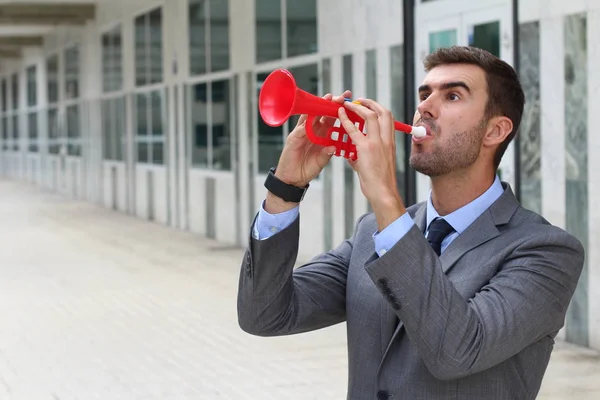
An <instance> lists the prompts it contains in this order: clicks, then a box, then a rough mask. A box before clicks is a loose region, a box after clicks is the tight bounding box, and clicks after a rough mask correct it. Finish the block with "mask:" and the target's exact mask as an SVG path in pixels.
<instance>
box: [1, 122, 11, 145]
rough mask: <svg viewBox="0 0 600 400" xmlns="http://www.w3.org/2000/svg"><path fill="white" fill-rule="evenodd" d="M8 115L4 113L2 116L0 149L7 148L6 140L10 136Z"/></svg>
mask: <svg viewBox="0 0 600 400" xmlns="http://www.w3.org/2000/svg"><path fill="white" fill-rule="evenodd" d="M8 133H9V132H8V117H7V116H6V115H4V116H2V150H8V149H9V146H8V142H9V141H10V137H9V136H8Z"/></svg>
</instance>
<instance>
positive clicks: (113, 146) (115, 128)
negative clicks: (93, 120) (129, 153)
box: [100, 97, 126, 161]
mask: <svg viewBox="0 0 600 400" xmlns="http://www.w3.org/2000/svg"><path fill="white" fill-rule="evenodd" d="M125 107H126V104H125V99H124V97H116V98H111V99H105V100H102V103H101V109H100V112H101V114H102V115H101V118H102V132H103V135H102V136H103V146H102V147H103V156H104V159H105V160H114V161H123V160H124V158H123V154H124V149H125V113H126V110H125Z"/></svg>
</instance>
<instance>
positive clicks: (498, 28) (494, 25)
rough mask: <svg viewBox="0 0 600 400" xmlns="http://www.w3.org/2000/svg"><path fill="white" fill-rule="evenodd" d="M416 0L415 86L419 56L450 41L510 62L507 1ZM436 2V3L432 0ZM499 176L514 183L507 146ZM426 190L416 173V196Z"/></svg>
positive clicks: (419, 70) (420, 69)
mask: <svg viewBox="0 0 600 400" xmlns="http://www.w3.org/2000/svg"><path fill="white" fill-rule="evenodd" d="M440 2H441V1H439V2H431V3H425V4H422V3H421V4H420V5H419V6H418V10H417V15H416V18H417V24H420V26H423V27H424V30H423V31H422V32H423V33H421V34H419V35H420V36H418V37H417V46H418V47H417V51H418V54H419V55H420V58H419V59H418V60H417V65H416V72H417V73H416V77H415V79H416V82H415V84H416V85H417V86H418V85H419V84H420V83H421V82H422V80H423V79H424V78H425V72H424V71H423V64H422V60H423V58H424V57H425V56H426V55H427V54H429V53H431V52H433V51H434V50H436V49H438V48H441V47H449V46H453V45H459V46H474V47H478V48H482V49H485V50H487V51H489V52H490V53H492V54H494V55H496V56H498V57H500V58H501V59H503V60H504V61H506V62H507V63H509V64H511V65H512V64H513V53H512V52H513V48H512V46H513V37H512V19H511V5H510V3H509V2H508V1H506V2H505V4H503V5H498V4H497V2H496V3H495V4H488V5H486V4H485V3H490V1H486V0H482V1H481V2H479V3H478V4H477V6H475V5H474V3H473V4H471V5H466V3H461V4H458V3H456V7H454V6H452V4H450V3H453V2H452V1H450V0H448V1H444V5H443V6H440V5H439V3H440ZM435 3H438V4H435ZM498 174H499V175H500V177H501V179H502V180H504V181H507V182H509V183H510V184H511V185H512V186H513V187H514V149H513V144H512V143H511V145H510V146H509V147H508V149H507V150H506V153H505V154H504V157H503V158H502V162H501V164H500V168H499V171H498ZM428 194H429V179H428V178H427V177H426V176H423V175H421V174H417V197H418V200H419V201H420V200H424V199H426V198H427V196H428Z"/></svg>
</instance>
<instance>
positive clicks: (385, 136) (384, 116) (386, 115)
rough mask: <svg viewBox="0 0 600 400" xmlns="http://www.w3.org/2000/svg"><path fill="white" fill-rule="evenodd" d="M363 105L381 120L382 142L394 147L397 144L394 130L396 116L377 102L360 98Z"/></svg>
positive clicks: (359, 100)
mask: <svg viewBox="0 0 600 400" xmlns="http://www.w3.org/2000/svg"><path fill="white" fill-rule="evenodd" d="M357 101H358V102H360V104H361V105H363V106H365V107H366V108H368V109H370V110H372V111H374V112H375V113H376V114H377V116H378V119H379V127H380V129H381V131H380V133H381V140H382V141H383V143H385V144H386V145H388V146H392V145H393V144H395V142H396V138H395V135H396V130H395V129H394V116H393V115H392V112H391V111H390V110H388V109H387V108H385V107H383V106H382V105H381V104H379V103H377V102H376V101H375V100H371V99H365V98H360V99H357Z"/></svg>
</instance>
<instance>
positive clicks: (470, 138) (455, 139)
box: [409, 118, 486, 177]
mask: <svg viewBox="0 0 600 400" xmlns="http://www.w3.org/2000/svg"><path fill="white" fill-rule="evenodd" d="M485 126H486V121H485V118H484V119H483V120H482V121H481V122H480V123H479V124H478V125H477V126H475V127H474V128H473V129H471V130H468V131H463V132H459V133H455V134H453V135H451V136H450V137H448V138H447V140H446V141H445V143H440V142H438V141H436V139H438V138H435V139H434V143H432V145H430V146H431V149H430V150H429V151H427V152H425V150H424V147H425V146H424V145H423V144H419V143H417V144H414V145H413V151H411V154H410V158H409V163H410V166H411V167H412V168H414V169H415V170H416V171H418V172H420V173H422V174H424V175H427V176H429V177H437V176H442V175H446V174H448V173H450V172H453V171H457V170H461V169H465V168H468V167H470V166H471V165H473V164H474V163H475V161H476V160H477V158H478V157H479V153H480V150H481V143H482V141H483V134H484V129H485Z"/></svg>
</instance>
